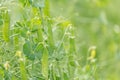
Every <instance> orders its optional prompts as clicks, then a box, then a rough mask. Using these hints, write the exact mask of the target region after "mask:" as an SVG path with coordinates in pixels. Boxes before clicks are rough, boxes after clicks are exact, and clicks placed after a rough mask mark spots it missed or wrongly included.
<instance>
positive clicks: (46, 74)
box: [41, 48, 48, 80]
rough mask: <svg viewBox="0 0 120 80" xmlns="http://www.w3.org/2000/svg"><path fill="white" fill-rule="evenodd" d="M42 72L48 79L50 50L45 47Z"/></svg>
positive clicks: (46, 79)
mask: <svg viewBox="0 0 120 80" xmlns="http://www.w3.org/2000/svg"><path fill="white" fill-rule="evenodd" d="M41 62H42V74H43V76H44V77H45V80H48V50H47V48H44V52H43V56H42V61H41Z"/></svg>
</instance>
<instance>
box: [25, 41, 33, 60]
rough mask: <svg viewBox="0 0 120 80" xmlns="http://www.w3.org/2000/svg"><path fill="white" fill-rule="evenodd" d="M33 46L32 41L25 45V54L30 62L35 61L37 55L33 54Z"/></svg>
mask: <svg viewBox="0 0 120 80" xmlns="http://www.w3.org/2000/svg"><path fill="white" fill-rule="evenodd" d="M32 51H33V50H32V45H31V42H30V41H26V43H25V44H24V45H23V52H24V54H25V55H26V57H27V58H28V59H30V60H34V59H35V55H34V54H33V52H32Z"/></svg>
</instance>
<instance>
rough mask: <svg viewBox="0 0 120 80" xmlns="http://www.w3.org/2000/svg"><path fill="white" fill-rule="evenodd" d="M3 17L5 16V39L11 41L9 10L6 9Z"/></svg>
mask: <svg viewBox="0 0 120 80" xmlns="http://www.w3.org/2000/svg"><path fill="white" fill-rule="evenodd" d="M3 17H4V24H3V39H4V40H5V41H6V42H9V41H10V38H9V33H10V32H9V31H10V16H9V14H8V11H6V12H5V13H4V14H3Z"/></svg>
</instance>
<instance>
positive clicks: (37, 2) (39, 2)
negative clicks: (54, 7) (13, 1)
mask: <svg viewBox="0 0 120 80" xmlns="http://www.w3.org/2000/svg"><path fill="white" fill-rule="evenodd" d="M29 3H30V4H31V5H32V6H33V7H37V8H39V7H40V8H42V7H44V6H45V5H44V0H29Z"/></svg>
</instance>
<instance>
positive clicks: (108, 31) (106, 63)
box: [50, 0, 120, 80]
mask: <svg viewBox="0 0 120 80" xmlns="http://www.w3.org/2000/svg"><path fill="white" fill-rule="evenodd" d="M119 3H120V0H50V7H51V8H50V9H51V10H50V11H51V15H52V16H53V17H58V16H59V17H61V16H62V17H64V18H66V19H68V20H70V21H71V22H72V23H73V25H74V27H75V37H76V48H77V52H78V53H79V54H80V56H81V57H80V58H82V59H81V60H82V61H81V63H80V64H81V65H83V66H84V65H85V61H86V57H87V56H86V55H87V53H88V50H89V48H90V47H92V46H96V47H97V72H96V75H97V77H98V79H99V80H119V79H120V76H119V74H120V40H119V39H120V35H119V34H120V26H119V25H120V22H119V21H120V11H119V8H120V5H119Z"/></svg>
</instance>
